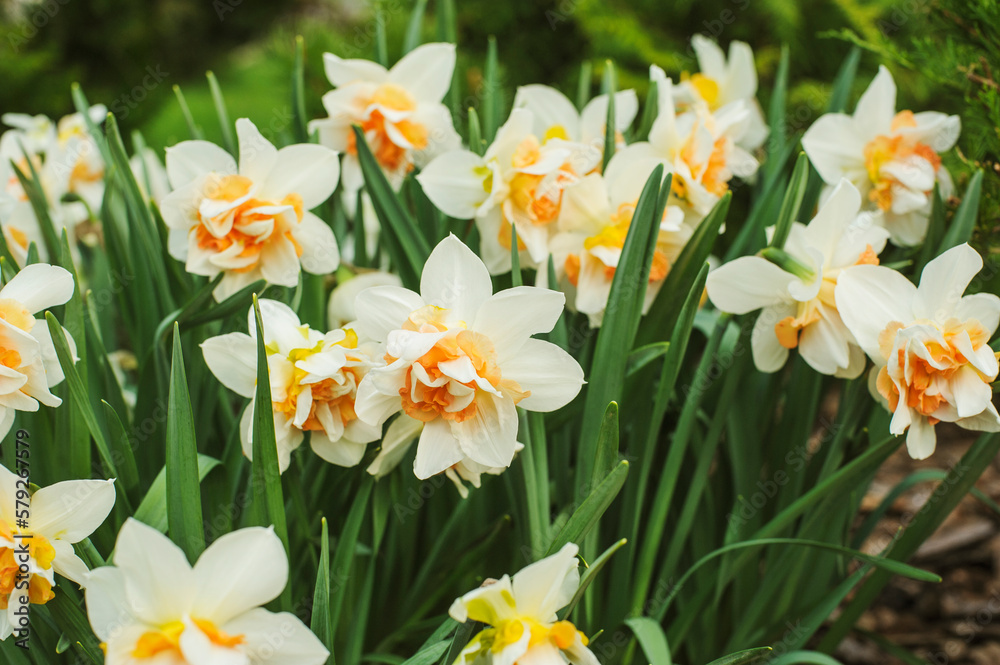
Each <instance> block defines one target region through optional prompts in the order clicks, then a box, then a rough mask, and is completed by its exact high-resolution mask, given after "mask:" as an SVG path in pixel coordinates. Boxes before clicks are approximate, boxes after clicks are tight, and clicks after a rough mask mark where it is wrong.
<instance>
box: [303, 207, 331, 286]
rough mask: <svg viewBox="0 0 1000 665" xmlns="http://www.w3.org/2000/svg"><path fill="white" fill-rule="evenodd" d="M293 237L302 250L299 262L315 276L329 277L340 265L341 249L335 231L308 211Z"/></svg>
mask: <svg viewBox="0 0 1000 665" xmlns="http://www.w3.org/2000/svg"><path fill="white" fill-rule="evenodd" d="M292 235H293V236H294V238H295V241H296V242H297V243H298V244H299V246H300V247H301V248H302V255H301V256H299V262H300V263H301V264H302V269H303V270H305V271H306V272H307V273H310V274H313V275H328V274H330V273H332V272H333V271H334V270H336V269H337V267H338V266H339V265H340V248H339V247H338V246H337V238H336V236H334V235H333V229H331V228H330V227H329V225H327V223H326V222H324V221H323V220H322V219H320V218H319V217H317V216H316V215H314V214H313V213H311V212H309V211H306V213H305V215H304V216H303V217H302V222H301V223H300V224H299V225H298V226H296V227H295V228H294V229H293V231H292Z"/></svg>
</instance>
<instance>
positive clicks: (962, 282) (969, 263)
mask: <svg viewBox="0 0 1000 665" xmlns="http://www.w3.org/2000/svg"><path fill="white" fill-rule="evenodd" d="M982 268H983V259H982V257H981V256H979V253H978V252H977V251H976V250H974V249H972V247H970V246H969V245H968V244H961V245H958V246H957V247H952V248H951V249H949V250H948V251H946V252H944V253H943V254H941V255H940V256H938V257H937V258H936V259H934V260H933V261H931V262H929V263H928V264H927V265H926V266H924V271H923V273H922V274H921V275H920V286H919V287H917V293H916V296H914V298H913V314H914V315H915V316H916V317H917V318H921V319H930V320H931V321H937V322H938V323H944V322H945V321H946V320H948V319H949V318H951V317H952V316H953V315H954V311H955V309H956V307H957V306H958V303H959V302H960V301H961V300H962V294H963V293H964V292H965V289H966V288H967V287H968V286H969V283H970V282H971V281H972V279H973V277H975V276H976V274H977V273H978V272H979V271H980V270H982Z"/></svg>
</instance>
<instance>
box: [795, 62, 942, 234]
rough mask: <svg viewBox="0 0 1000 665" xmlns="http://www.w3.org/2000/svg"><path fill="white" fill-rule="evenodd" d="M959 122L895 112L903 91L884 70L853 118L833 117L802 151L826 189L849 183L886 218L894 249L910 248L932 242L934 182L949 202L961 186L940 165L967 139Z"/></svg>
mask: <svg viewBox="0 0 1000 665" xmlns="http://www.w3.org/2000/svg"><path fill="white" fill-rule="evenodd" d="M961 129H962V126H961V120H960V119H959V117H958V116H957V115H945V114H944V113H935V112H932V111H927V112H923V113H913V112H912V111H900V112H899V113H896V84H895V83H894V82H893V80H892V74H890V73H889V70H888V69H886V68H885V67H879V71H878V74H877V75H876V76H875V79H874V80H873V81H872V82H871V85H869V86H868V89H867V90H865V93H864V94H863V95H861V99H859V100H858V105H857V107H856V108H855V109H854V115H847V114H846V113H827V114H826V115H823V116H821V117H820V118H819V119H818V120H817V121H816V122H814V123H813V125H812V126H811V127H810V128H809V129H808V130H807V131H806V133H805V135H804V136H803V137H802V148H803V149H804V150H805V152H806V155H808V157H809V161H811V162H812V163H813V166H815V167H816V170H817V171H819V174H820V176H822V178H823V180H824V181H825V182H826V184H827V189H829V187H830V186H832V185H835V184H836V183H837V182H838V181H839V180H840V179H841V178H847V179H848V180H850V181H851V182H852V183H854V186H855V187H857V188H858V190H859V191H860V192H861V196H862V197H863V198H865V199H866V200H867V201H868V202H869V204H868V205H869V207H871V208H872V209H874V210H880V211H882V216H883V222H882V223H883V224H884V225H885V227H886V228H887V229H889V233H890V234H891V236H890V238H891V240H892V242H893V243H894V244H896V245H901V246H906V247H910V246H913V245H918V244H920V242H922V241H923V239H924V236H925V235H927V222H928V220H929V219H930V211H931V204H932V203H933V201H932V196H931V192H932V190H933V189H934V183H935V182H937V183H938V185H939V186H940V189H941V196H942V197H943V198H948V197H949V196H950V195H951V193H952V191H953V189H954V185H953V184H952V181H951V176H950V175H949V174H948V171H947V169H945V168H944V167H943V166H942V165H941V157H940V156H939V155H940V153H942V152H944V151H946V150H948V149H949V148H951V147H952V146H953V145H955V141H957V140H958V135H959V133H960V132H961Z"/></svg>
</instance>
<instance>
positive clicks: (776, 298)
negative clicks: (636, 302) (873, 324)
mask: <svg viewBox="0 0 1000 665" xmlns="http://www.w3.org/2000/svg"><path fill="white" fill-rule="evenodd" d="M860 207H861V195H860V194H858V190H857V189H855V188H854V186H853V185H852V184H851V183H850V182H848V181H846V180H842V181H841V182H840V184H839V185H838V186H837V188H836V189H835V190H834V191H833V194H832V195H831V196H830V198H829V199H828V200H827V201H826V202H825V203H824V204H823V205H822V206H821V207H820V209H819V211H818V212H817V213H816V216H815V217H814V218H813V219H812V221H811V222H809V224H808V225H803V224H800V223H798V222H795V223H794V224H793V225H792V228H791V229H790V231H789V234H788V239H787V240H786V241H785V246H784V250H775V249H766V250H764V251H763V252H762V254H763V256H744V257H741V258H738V259H735V260H733V261H730V262H729V263H726V264H725V265H723V266H721V267H720V268H718V269H716V270H713V271H712V272H710V273H709V275H708V282H707V284H706V287H707V289H708V297H709V298H710V299H711V300H712V302H713V303H714V304H715V306H716V307H718V308H719V309H720V310H722V311H724V312H732V313H734V314H746V313H748V312H752V311H754V310H757V309H761V310H762V311H761V313H760V316H759V317H758V318H757V322H756V324H755V325H754V329H753V334H752V335H751V338H750V341H751V349H752V351H753V360H754V364H755V365H756V366H757V369H759V370H760V371H762V372H776V371H778V370H779V369H781V368H782V367H783V366H784V364H785V361H786V360H788V352H789V350H790V349H794V348H798V349H799V353H800V354H801V355H802V359H803V360H805V361H806V362H807V363H808V364H809V366H810V367H812V368H813V369H815V370H816V371H817V372H820V373H822V374H830V375H833V376H839V377H844V378H854V377H856V376H858V375H859V374H861V372H862V371H863V370H864V367H865V356H864V353H863V351H862V347H863V345H862V347H859V346H858V342H857V341H855V339H854V336H853V335H852V334H851V331H850V330H849V329H848V327H847V326H845V325H844V321H843V320H842V319H841V317H842V316H843V309H844V305H843V304H842V303H841V302H840V299H839V298H837V297H835V295H834V294H835V289H836V288H837V283H838V280H839V279H840V278H841V277H842V276H843V275H844V274H845V273H844V270H845V269H850V266H854V265H857V264H869V265H870V264H876V265H877V264H878V255H879V253H880V252H881V251H882V250H883V249H884V248H885V242H886V239H887V237H888V233H886V231H885V229H883V228H882V227H880V226H878V225H877V224H875V223H874V221H873V220H872V215H870V214H867V213H861V214H859V209H860ZM771 231H772V232H773V229H772V230H771ZM765 257H766V258H765Z"/></svg>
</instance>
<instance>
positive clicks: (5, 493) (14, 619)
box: [0, 444, 115, 640]
mask: <svg viewBox="0 0 1000 665" xmlns="http://www.w3.org/2000/svg"><path fill="white" fill-rule="evenodd" d="M10 445H13V444H10ZM18 502H20V503H18ZM25 505H27V508H25ZM114 505H115V486H114V481H113V480H67V481H65V482H61V483H56V484H55V485H51V486H49V487H43V488H41V489H39V490H37V491H36V492H35V493H34V494H32V495H31V496H30V497H29V490H28V484H27V482H26V481H25V480H24V479H23V478H21V477H20V476H18V475H15V474H14V473H12V472H11V471H9V470H8V469H7V468H6V467H3V466H0V640H5V639H7V638H8V637H10V635H11V634H12V633H14V632H18V631H20V630H21V629H22V628H24V625H23V624H22V622H21V619H22V618H23V617H24V616H25V611H24V609H23V608H24V605H25V602H24V601H27V603H32V604H35V605H44V604H45V603H47V602H49V601H50V600H52V599H53V598H54V597H55V592H54V591H53V590H52V587H53V586H55V583H56V580H55V574H56V573H58V574H59V575H62V576H63V577H65V578H66V579H68V580H70V581H71V582H75V583H77V584H79V585H84V584H85V582H86V578H87V573H88V571H87V565H86V564H85V563H84V562H83V561H82V560H81V559H80V558H79V557H78V556H77V555H76V553H75V552H74V551H73V543H78V542H80V541H81V540H83V539H84V538H87V537H88V536H89V535H90V534H91V533H93V532H94V531H95V530H96V529H97V527H99V526H101V524H102V523H103V522H104V520H105V519H106V518H107V516H108V513H110V512H111V509H112V508H113V507H114ZM22 564H23V565H24V566H26V569H27V573H24V572H23V571H24V569H21V568H20V566H21V565H22Z"/></svg>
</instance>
